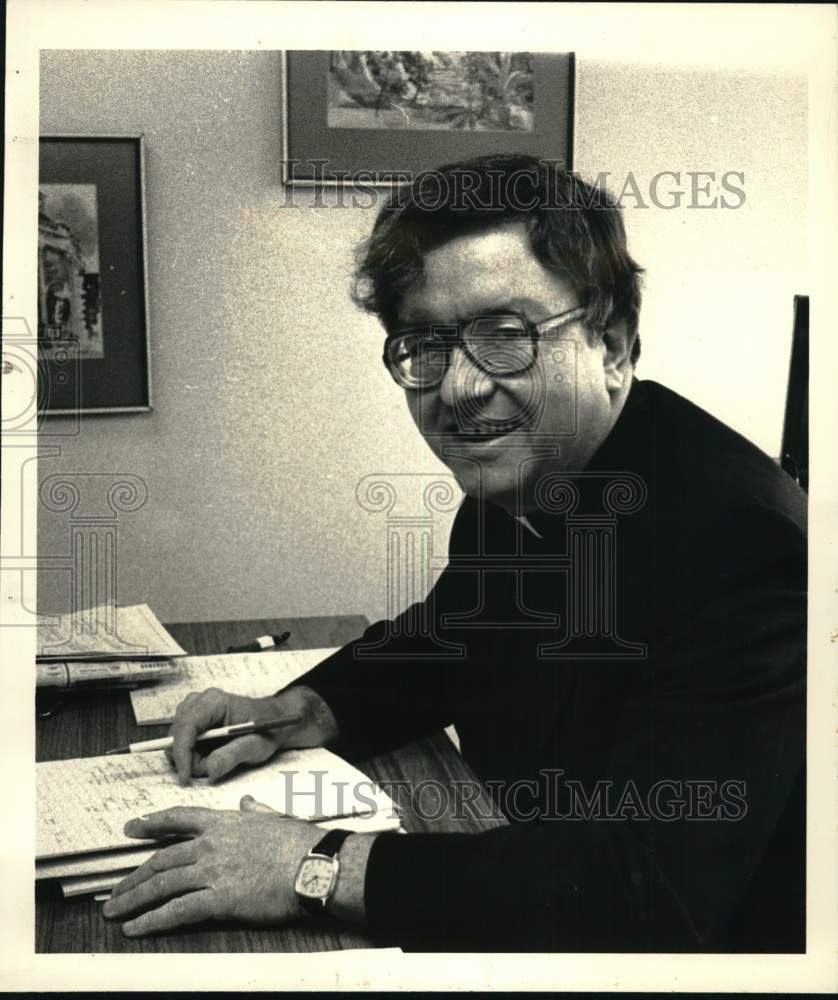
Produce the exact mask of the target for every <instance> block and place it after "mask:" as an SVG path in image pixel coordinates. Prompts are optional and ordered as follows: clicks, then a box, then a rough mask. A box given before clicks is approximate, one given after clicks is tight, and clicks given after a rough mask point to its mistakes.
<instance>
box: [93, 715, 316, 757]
mask: <svg viewBox="0 0 838 1000" xmlns="http://www.w3.org/2000/svg"><path fill="white" fill-rule="evenodd" d="M302 721H303V720H302V716H299V715H288V716H286V717H285V718H284V719H266V720H265V721H264V722H238V723H236V725H234V726H221V727H220V728H219V729H208V730H207V731H206V732H205V733H201V734H200V735H199V736H198V737H197V739H196V740H195V742H196V743H202V742H203V741H204V740H223V739H229V738H232V737H234V736H245V735H247V734H248V733H264V732H266V731H267V730H269V729H283V728H284V727H285V726H296V725H297V723H298V722H302ZM173 743H174V740H173V739H172V737H171V736H162V737H161V738H160V739H159V740H143V741H142V742H140V743H129V744H128V746H127V747H117V748H116V749H115V750H108V754H112V753H145V752H146V751H147V750H168V748H169V747H170V746H172V744H173Z"/></svg>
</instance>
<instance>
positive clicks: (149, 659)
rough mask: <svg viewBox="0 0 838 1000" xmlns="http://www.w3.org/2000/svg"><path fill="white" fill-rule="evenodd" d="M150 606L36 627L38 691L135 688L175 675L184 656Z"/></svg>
mask: <svg viewBox="0 0 838 1000" xmlns="http://www.w3.org/2000/svg"><path fill="white" fill-rule="evenodd" d="M185 655H186V652H185V650H184V649H182V648H181V647H180V646H179V645H178V644H177V643H176V642H175V640H174V639H173V638H172V637H171V636H170V635H169V633H168V632H167V631H166V630H165V629H164V628H163V626H162V625H161V624H160V622H159V621H158V620H157V617H156V616H155V614H154V612H153V611H152V610H151V608H149V606H148V605H147V604H135V605H132V606H130V607H124V608H114V607H110V606H107V605H101V606H99V607H95V608H85V609H84V610H83V611H76V612H74V613H72V614H66V615H57V616H55V620H54V621H46V622H42V623H40V624H39V625H38V652H37V655H36V660H37V685H38V687H40V688H66V687H74V686H76V685H79V684H97V685H105V684H114V683H116V684H119V683H123V684H124V683H132V684H137V683H139V682H141V681H148V680H153V679H156V678H160V677H164V676H168V675H170V674H172V673H173V672H174V669H175V667H174V663H173V661H172V660H171V659H170V658H171V657H176V656H185Z"/></svg>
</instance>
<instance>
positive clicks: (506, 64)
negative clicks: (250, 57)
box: [282, 50, 574, 185]
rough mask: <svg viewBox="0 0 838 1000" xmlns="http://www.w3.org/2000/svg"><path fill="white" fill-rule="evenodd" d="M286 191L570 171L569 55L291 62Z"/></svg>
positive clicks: (296, 56) (298, 57)
mask: <svg viewBox="0 0 838 1000" xmlns="http://www.w3.org/2000/svg"><path fill="white" fill-rule="evenodd" d="M282 79H283V155H282V161H283V181H284V182H285V183H286V184H300V185H321V184H325V185H330V184H331V185H337V184H341V183H350V184H352V183H355V184H360V183H362V184H380V185H392V184H397V183H400V182H403V181H405V180H408V179H409V178H411V177H414V176H415V175H416V174H417V173H419V172H421V171H423V170H429V169H432V168H434V167H437V166H439V165H440V164H442V163H451V162H454V161H456V160H462V159H466V158H468V157H472V156H479V155H481V154H485V153H529V154H531V155H534V156H538V157H540V158H544V159H549V160H555V161H557V162H559V163H560V164H561V165H562V166H563V167H565V168H566V169H572V166H573V163H572V160H573V106H574V58H573V53H571V52H563V53H545V52H370V51H360V50H347V51H289V52H287V53H285V59H284V67H283V76H282Z"/></svg>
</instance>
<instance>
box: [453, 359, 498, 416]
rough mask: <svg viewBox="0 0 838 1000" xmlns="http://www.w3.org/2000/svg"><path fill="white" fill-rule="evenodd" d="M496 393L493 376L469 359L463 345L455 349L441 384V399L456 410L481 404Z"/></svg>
mask: <svg viewBox="0 0 838 1000" xmlns="http://www.w3.org/2000/svg"><path fill="white" fill-rule="evenodd" d="M494 391H495V383H494V380H493V379H492V376H491V375H489V374H487V373H486V372H485V371H483V369H482V368H480V367H479V365H477V364H475V363H474V361H472V359H471V358H470V357H469V355H468V354H467V352H466V351H465V350H464V348H463V347H462V345H458V346H456V347H454V348H453V349H452V351H451V356H450V358H449V359H448V368H447V369H446V370H445V375H444V376H443V378H442V381H441V382H440V383H439V398H440V399H441V400H442V402H443V403H445V405H446V406H450V407H451V408H452V409H455V408H456V407H458V406H462V405H463V404H464V403H480V402H482V401H483V400H484V399H488V398H489V397H490V396H491V395H492V393H493V392H494Z"/></svg>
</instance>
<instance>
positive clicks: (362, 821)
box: [36, 748, 399, 895]
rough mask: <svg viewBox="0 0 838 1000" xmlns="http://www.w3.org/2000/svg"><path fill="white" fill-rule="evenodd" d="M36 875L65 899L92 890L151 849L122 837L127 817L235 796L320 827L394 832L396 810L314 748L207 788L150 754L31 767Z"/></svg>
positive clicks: (229, 805) (360, 777)
mask: <svg viewBox="0 0 838 1000" xmlns="http://www.w3.org/2000/svg"><path fill="white" fill-rule="evenodd" d="M36 783H37V807H38V823H37V847H36V877H37V878H39V879H42V878H58V879H60V880H61V884H62V888H63V889H64V892H65V894H66V895H77V894H80V893H90V892H101V891H103V890H106V889H107V888H109V887H110V886H111V885H113V884H115V883H116V882H117V881H119V880H120V879H121V878H123V877H124V876H125V875H126V874H127V873H128V872H129V871H131V870H133V869H134V868H136V867H137V866H138V865H140V864H142V863H143V862H144V861H145V860H146V859H147V858H148V857H150V856H151V854H152V853H153V852H154V850H155V849H156V847H157V846H159V845H157V844H156V843H155V842H154V841H148V840H142V841H138V840H135V839H132V838H130V837H126V836H125V834H124V833H123V827H124V825H125V823H126V822H127V821H128V820H129V819H132V818H135V817H137V816H141V815H144V814H147V813H151V812H157V811H158V810H160V809H167V808H170V807H172V806H178V805H183V806H204V807H207V808H211V809H236V810H237V809H238V808H239V802H240V800H241V797H242V796H243V795H252V796H253V797H254V798H255V799H256V800H257V802H261V803H263V804H264V805H267V806H270V807H271V808H272V809H275V810H276V811H277V812H279V813H282V814H284V815H288V816H296V817H298V818H299V819H305V820H308V821H310V822H315V823H318V824H320V825H323V826H338V827H342V828H344V829H352V830H357V831H364V832H370V833H372V832H378V831H381V830H395V829H398V827H399V816H398V811H397V808H396V806H395V804H394V803H393V801H392V800H391V799H390V797H389V796H388V795H386V794H385V793H384V792H383V791H382V790H381V789H380V788H378V787H377V786H376V785H375V784H374V783H373V782H372V781H370V779H369V778H367V777H366V776H365V775H364V774H362V773H361V772H360V771H358V770H357V769H356V768H354V767H352V766H351V765H350V764H348V763H346V761H344V760H342V759H341V758H340V757H337V756H336V755H335V754H333V753H331V752H330V751H328V750H324V749H322V748H317V749H312V750H292V751H286V752H285V753H282V754H280V755H279V756H278V757H276V758H274V759H273V760H271V761H269V762H268V763H266V764H263V765H262V766H261V767H258V768H255V769H252V770H248V771H241V772H238V773H236V774H234V775H232V776H231V777H229V778H227V779H226V780H224V781H221V782H219V783H216V784H210V783H209V782H208V781H207V780H206V779H200V778H198V779H194V780H193V783H192V785H190V786H188V787H186V788H183V787H181V786H180V785H178V783H177V780H176V777H175V774H174V772H173V770H172V767H171V764H170V763H169V761H168V759H167V758H166V756H165V754H164V753H163V752H162V751H161V752H150V753H140V754H126V755H119V756H106V757H86V758H82V759H77V760H60V761H49V762H46V763H40V764H37V765H36Z"/></svg>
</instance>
